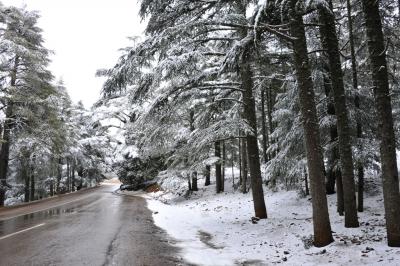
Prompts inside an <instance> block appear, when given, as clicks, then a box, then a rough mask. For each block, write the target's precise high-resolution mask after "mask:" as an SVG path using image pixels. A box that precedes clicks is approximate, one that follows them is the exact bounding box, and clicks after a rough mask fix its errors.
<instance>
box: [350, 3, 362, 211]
mask: <svg viewBox="0 0 400 266" xmlns="http://www.w3.org/2000/svg"><path fill="white" fill-rule="evenodd" d="M351 10H352V9H351V3H350V0H347V21H348V30H349V43H350V55H351V72H352V76H353V89H354V90H355V91H356V90H358V73H357V61H356V52H355V44H354V35H353V17H352V15H351ZM354 105H355V107H356V109H357V110H360V109H361V108H360V98H359V96H358V94H356V97H355V98H354ZM356 120H357V125H356V127H357V138H358V139H361V138H362V126H361V121H360V118H359V116H358V115H357V116H356ZM358 148H359V149H362V145H359V147H358ZM356 165H357V177H358V194H357V196H358V197H357V199H358V211H359V212H362V211H363V210H364V195H363V194H364V167H363V166H362V163H361V162H360V161H357V162H356Z"/></svg>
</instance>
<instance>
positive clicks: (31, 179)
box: [30, 165, 35, 201]
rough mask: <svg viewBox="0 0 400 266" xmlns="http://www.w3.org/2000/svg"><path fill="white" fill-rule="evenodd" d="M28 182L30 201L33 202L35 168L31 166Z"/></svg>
mask: <svg viewBox="0 0 400 266" xmlns="http://www.w3.org/2000/svg"><path fill="white" fill-rule="evenodd" d="M30 176H31V178H30V181H31V189H30V200H31V201H34V200H35V168H34V167H33V165H32V166H31V172H30Z"/></svg>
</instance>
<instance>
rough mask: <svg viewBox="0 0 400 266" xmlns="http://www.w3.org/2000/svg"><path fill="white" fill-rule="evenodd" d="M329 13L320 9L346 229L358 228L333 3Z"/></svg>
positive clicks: (349, 141)
mask: <svg viewBox="0 0 400 266" xmlns="http://www.w3.org/2000/svg"><path fill="white" fill-rule="evenodd" d="M330 5H331V8H330V10H328V9H326V8H325V7H322V8H319V18H320V21H321V22H322V23H323V26H321V27H320V32H321V39H322V47H323V48H324V50H325V51H326V54H327V57H328V61H329V69H330V77H331V81H332V89H333V98H334V103H335V111H336V118H337V130H338V136H339V139H338V142H339V156H340V166H341V167H340V168H341V173H342V182H343V197H344V215H345V223H344V224H345V227H358V226H359V223H358V217H357V203H356V193H355V183H354V168H353V154H352V150H351V139H350V137H351V135H350V128H349V119H348V111H347V107H346V94H345V90H344V83H343V72H342V67H341V62H340V53H339V41H338V38H337V34H336V26H335V17H334V14H333V10H332V9H333V8H332V3H331V4H330Z"/></svg>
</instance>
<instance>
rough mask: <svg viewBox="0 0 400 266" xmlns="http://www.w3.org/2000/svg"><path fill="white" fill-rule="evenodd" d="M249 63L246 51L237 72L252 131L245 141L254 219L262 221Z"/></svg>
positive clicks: (261, 198) (264, 211)
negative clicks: (257, 218) (238, 72)
mask: <svg viewBox="0 0 400 266" xmlns="http://www.w3.org/2000/svg"><path fill="white" fill-rule="evenodd" d="M250 62H251V57H250V53H249V51H246V52H245V53H244V55H243V58H242V62H241V65H240V67H239V71H240V77H241V80H242V89H243V103H244V108H243V115H244V118H245V119H246V120H247V122H248V124H249V125H250V127H251V129H252V131H253V132H252V133H248V134H247V136H246V141H247V156H248V163H249V170H250V184H251V192H252V196H253V203H254V211H255V216H256V217H259V218H260V219H263V218H267V209H266V207H265V200H264V191H263V187H262V178H261V168H260V157H259V152H258V140H257V118H256V105H255V100H254V96H253V80H252V76H253V75H252V71H251V67H250Z"/></svg>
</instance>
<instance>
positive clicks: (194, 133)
mask: <svg viewBox="0 0 400 266" xmlns="http://www.w3.org/2000/svg"><path fill="white" fill-rule="evenodd" d="M399 4H400V3H399V2H398V1H374V0H372V1H371V0H363V1H352V0H347V1H325V0H318V1H312V0H310V1H297V0H282V1H246V0H238V1H223V0H219V1H217V0H215V1H212V0H211V1H183V0H169V1H150V0H148V1H141V9H140V16H141V17H142V19H143V20H144V21H146V23H147V27H146V31H145V36H144V37H143V38H136V39H134V40H133V41H134V44H133V46H132V47H127V48H125V49H124V54H123V55H122V56H121V57H120V58H119V60H118V62H117V63H116V64H115V66H114V67H113V68H111V69H104V70H99V71H98V73H97V74H98V75H100V76H106V77H107V78H108V79H107V81H106V83H105V84H104V87H103V101H106V102H107V101H108V102H112V101H116V99H125V98H128V99H129V102H130V104H131V105H130V108H129V109H128V110H129V111H127V110H121V112H120V113H119V115H122V114H123V111H124V112H125V113H124V115H123V117H124V119H125V122H126V123H124V124H125V128H126V137H127V143H128V144H129V145H132V146H135V147H136V148H137V156H135V157H134V158H126V160H125V161H124V162H123V163H120V165H119V166H118V167H119V168H120V169H121V170H120V171H119V174H120V178H122V179H123V180H126V182H127V183H129V182H134V181H132V180H134V179H137V178H152V177H154V176H156V175H157V171H155V172H156V174H153V175H152V174H145V175H141V174H138V172H141V171H140V170H141V167H142V168H144V169H146V171H150V170H149V169H155V170H158V171H159V170H167V171H171V172H172V171H175V174H177V175H179V176H181V178H182V179H184V180H185V179H186V180H187V182H188V185H187V188H188V190H191V191H196V190H197V189H198V178H199V176H204V182H205V185H208V184H210V172H213V174H212V176H213V177H215V182H216V193H219V192H222V191H224V186H226V185H227V184H225V182H224V181H225V178H224V175H225V172H226V171H227V170H226V169H227V167H231V166H232V167H237V168H239V169H240V179H239V180H237V183H236V184H235V183H234V186H235V187H236V188H237V189H240V190H241V191H243V192H244V193H246V192H248V191H249V190H250V191H251V193H252V197H253V203H254V213H255V214H254V215H255V216H256V217H258V218H261V219H263V218H267V210H266V207H265V206H266V205H265V201H264V190H265V189H282V188H283V189H297V190H300V191H303V194H304V195H307V194H308V193H311V196H312V207H313V208H312V209H313V216H312V217H313V224H314V245H315V246H325V245H327V244H329V243H331V242H332V241H333V238H332V233H331V224H330V218H329V213H328V205H327V197H326V194H333V193H336V195H337V212H339V214H340V215H343V216H344V217H343V225H344V226H345V227H348V228H352V227H358V226H359V221H358V216H357V213H358V212H362V211H363V210H364V208H365V206H364V203H363V197H364V188H365V187H368V186H367V185H368V184H367V183H366V181H368V182H369V181H370V179H371V178H377V177H378V176H382V183H381V184H382V188H383V197H384V207H385V211H386V214H385V216H386V228H387V242H388V244H389V246H400V223H399V221H400V205H399V202H400V194H399V181H398V169H397V161H396V148H399V144H398V142H396V134H398V132H399V130H398V128H399V122H400V121H399V106H398V104H399V99H398V98H399V94H398V90H399V85H398V84H399V83H398V78H399V73H398V70H397V65H398V63H399V60H398V48H399V45H400V42H399V39H398V33H399V32H398V30H399V23H400V19H399V8H400V6H399ZM264 184H265V185H266V186H263V185H264Z"/></svg>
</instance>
